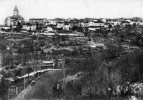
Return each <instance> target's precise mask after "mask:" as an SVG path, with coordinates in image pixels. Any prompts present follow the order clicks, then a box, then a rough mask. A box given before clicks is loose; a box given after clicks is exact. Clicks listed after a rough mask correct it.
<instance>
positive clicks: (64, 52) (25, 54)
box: [0, 6, 143, 100]
mask: <svg viewBox="0 0 143 100" xmlns="http://www.w3.org/2000/svg"><path fill="white" fill-rule="evenodd" d="M4 23H5V24H4V25H0V78H1V84H0V98H1V100H29V99H49V100H50V99H51V98H52V100H57V98H58V99H62V100H84V99H85V100H86V98H88V99H87V100H90V99H89V98H90V97H97V96H98V97H105V98H107V97H108V98H113V99H112V100H125V99H121V98H124V97H125V98H126V97H127V96H129V95H134V96H137V97H140V98H141V97H142V95H143V84H142V81H143V71H142V65H143V63H142V58H143V50H142V47H143V20H142V18H139V17H134V18H115V19H105V18H84V19H77V18H68V19H63V18H55V19H47V18H31V19H29V21H25V20H24V18H23V17H22V16H21V15H20V12H19V10H18V8H17V6H15V8H14V13H13V15H12V16H8V17H7V18H6V19H5V22H4ZM49 77H52V78H50V79H48V78H49ZM53 98H54V99H53ZM91 100H93V99H91ZM94 100H95V99H94ZM98 100H99V99H98ZM101 100H102V99H101ZM106 100H108V99H106ZM109 100H110V99H109Z"/></svg>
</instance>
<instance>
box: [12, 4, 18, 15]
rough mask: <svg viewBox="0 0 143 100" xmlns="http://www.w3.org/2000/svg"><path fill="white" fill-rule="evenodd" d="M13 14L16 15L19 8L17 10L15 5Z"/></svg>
mask: <svg viewBox="0 0 143 100" xmlns="http://www.w3.org/2000/svg"><path fill="white" fill-rule="evenodd" d="M13 15H14V16H18V15H19V10H18V8H17V6H15V8H14V14H13Z"/></svg>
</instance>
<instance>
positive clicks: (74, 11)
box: [0, 0, 143, 24]
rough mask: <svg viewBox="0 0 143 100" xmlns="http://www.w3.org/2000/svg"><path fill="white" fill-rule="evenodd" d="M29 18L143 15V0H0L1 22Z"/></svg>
mask: <svg viewBox="0 0 143 100" xmlns="http://www.w3.org/2000/svg"><path fill="white" fill-rule="evenodd" d="M15 5H17V7H18V9H19V14H20V15H21V16H22V17H24V19H25V20H27V21H28V19H29V18H47V19H51V18H59V17H60V18H85V17H91V18H118V17H128V18H130V17H142V18H143V0H0V24H3V23H4V20H5V18H6V17H7V16H12V15H13V9H14V7H15Z"/></svg>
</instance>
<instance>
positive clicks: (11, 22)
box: [5, 6, 24, 26]
mask: <svg viewBox="0 0 143 100" xmlns="http://www.w3.org/2000/svg"><path fill="white" fill-rule="evenodd" d="M18 22H20V23H23V22H24V18H23V17H22V16H21V15H19V10H18V8H17V6H15V8H14V12H13V16H8V17H7V18H6V19H5V25H6V26H16V25H17V23H18Z"/></svg>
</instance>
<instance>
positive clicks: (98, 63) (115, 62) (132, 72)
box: [65, 45, 143, 95]
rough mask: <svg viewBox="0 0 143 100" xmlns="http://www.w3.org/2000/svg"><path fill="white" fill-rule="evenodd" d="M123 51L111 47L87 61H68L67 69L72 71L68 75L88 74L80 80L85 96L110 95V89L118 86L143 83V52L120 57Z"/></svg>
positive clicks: (138, 51)
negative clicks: (128, 83) (127, 83)
mask: <svg viewBox="0 0 143 100" xmlns="http://www.w3.org/2000/svg"><path fill="white" fill-rule="evenodd" d="M123 51H124V50H123V48H121V47H120V46H114V45H109V46H108V49H106V50H103V51H100V52H98V53H94V54H91V57H89V58H87V59H84V60H75V61H70V60H67V61H66V62H67V63H66V66H65V67H67V68H70V70H67V72H66V73H67V74H68V75H69V74H75V73H77V72H84V73H86V75H85V77H84V78H83V79H82V80H80V81H81V83H82V92H85V93H83V94H86V93H87V94H89V93H90V94H94V95H95V94H96V95H108V93H107V92H108V91H107V89H108V88H112V89H113V90H115V89H116V87H117V85H122V84H125V83H126V82H130V83H134V82H139V81H143V80H142V76H143V68H142V66H143V62H142V59H143V50H135V51H134V52H131V53H129V54H125V55H122V56H120V55H121V53H122V52H123ZM84 90H85V91H84ZM87 90H88V91H87Z"/></svg>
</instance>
